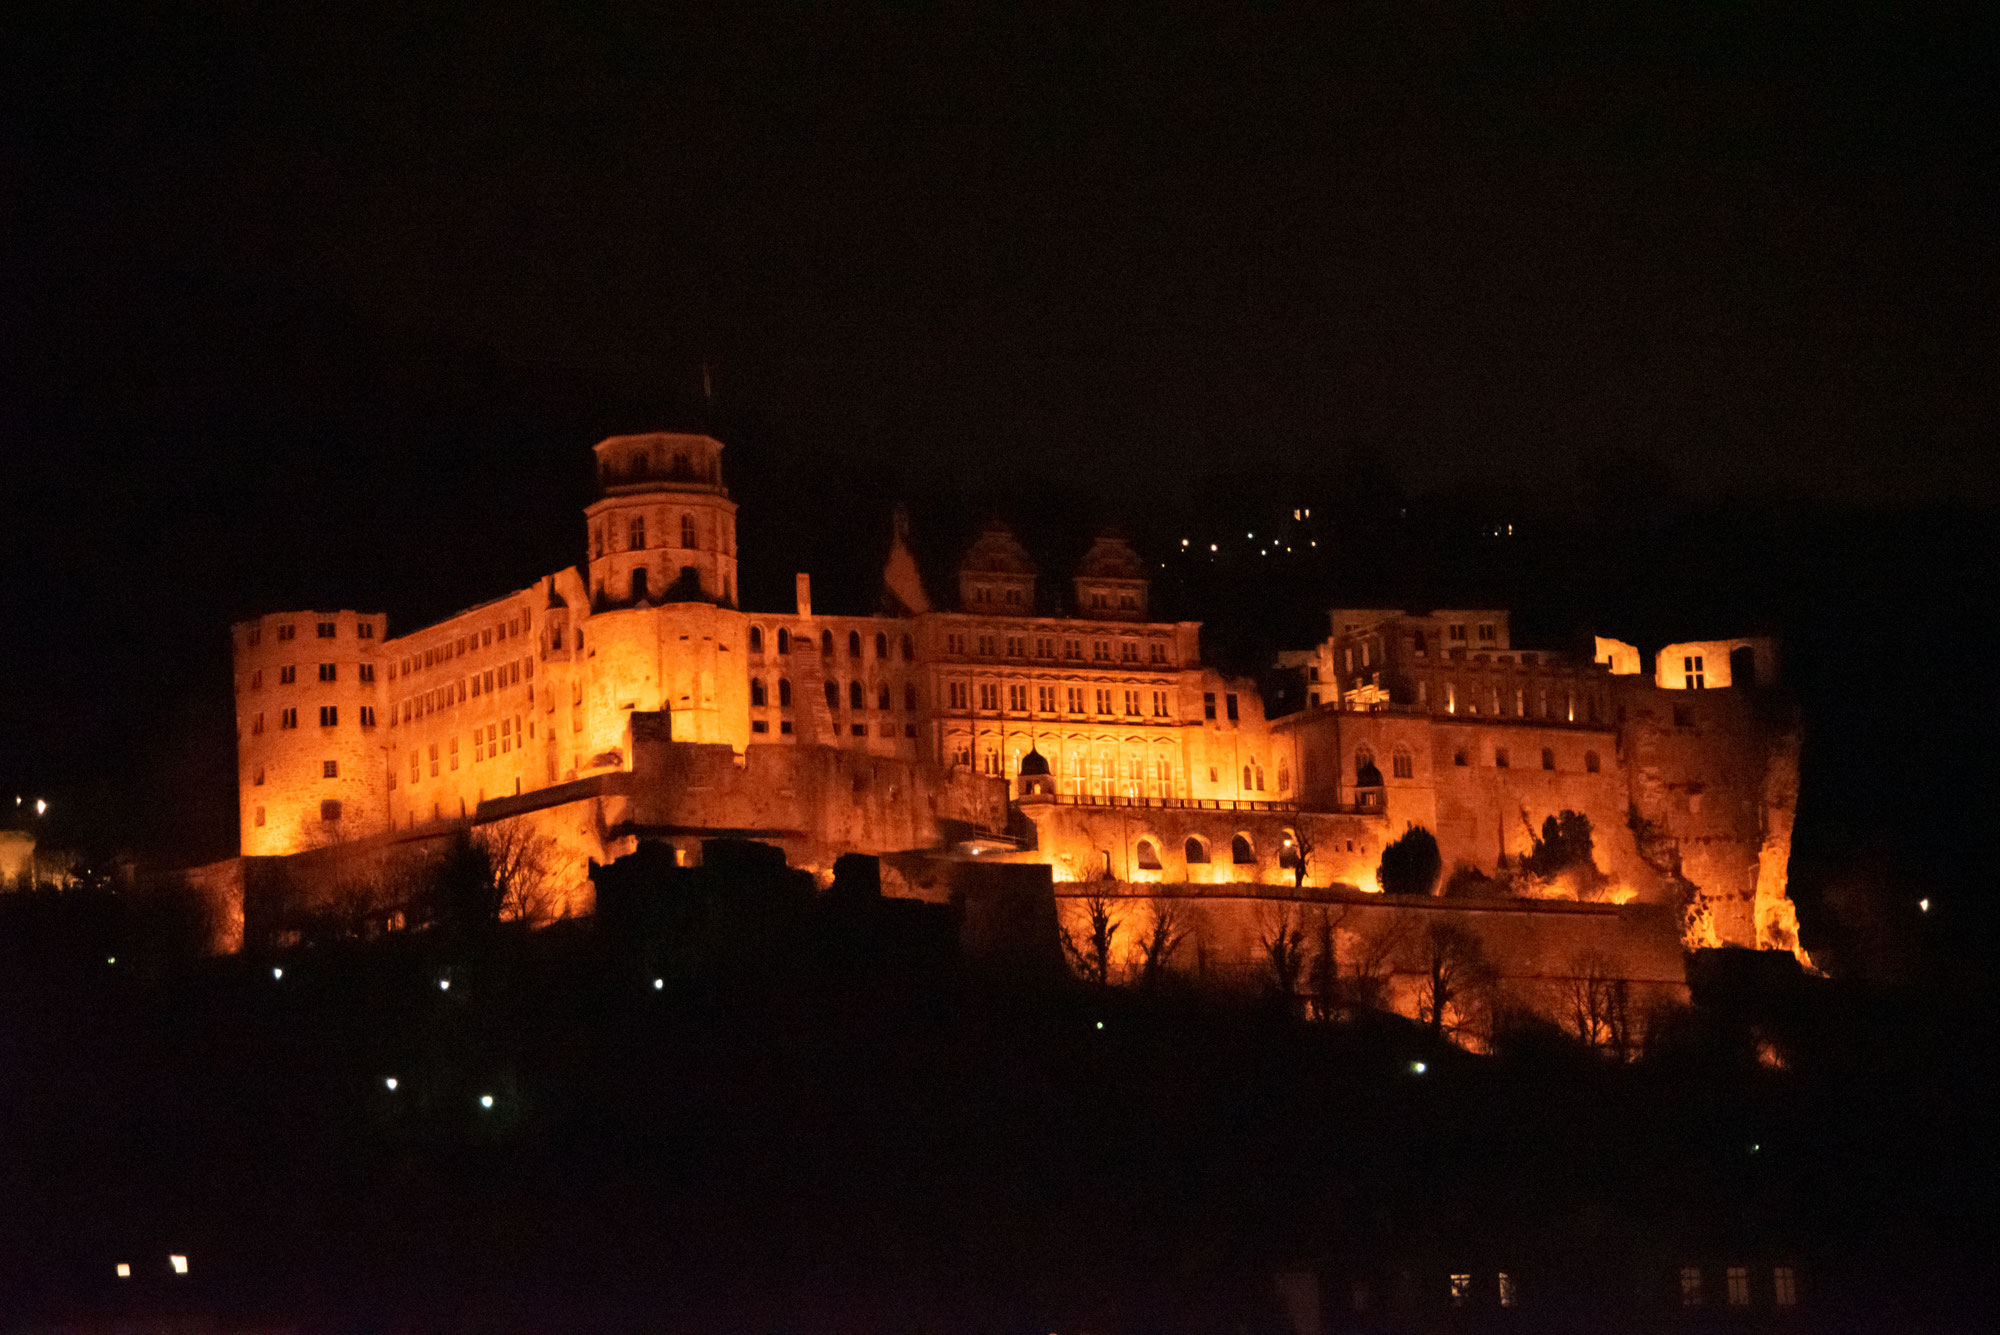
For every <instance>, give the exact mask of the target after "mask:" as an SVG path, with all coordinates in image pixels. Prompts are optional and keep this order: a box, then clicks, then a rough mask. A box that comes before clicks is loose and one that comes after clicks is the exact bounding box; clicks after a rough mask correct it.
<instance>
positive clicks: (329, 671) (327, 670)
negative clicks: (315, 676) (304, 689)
mask: <svg viewBox="0 0 2000 1335" xmlns="http://www.w3.org/2000/svg"><path fill="white" fill-rule="evenodd" d="M338 678H339V672H338V670H337V669H336V668H335V666H334V665H333V664H332V663H321V664H320V665H319V679H320V680H321V681H335V680H338Z"/></svg>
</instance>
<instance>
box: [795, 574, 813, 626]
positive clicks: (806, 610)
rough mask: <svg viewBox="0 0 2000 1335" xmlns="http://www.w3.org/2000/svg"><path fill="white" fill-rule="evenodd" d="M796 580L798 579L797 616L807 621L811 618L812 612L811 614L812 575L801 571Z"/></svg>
mask: <svg viewBox="0 0 2000 1335" xmlns="http://www.w3.org/2000/svg"><path fill="white" fill-rule="evenodd" d="M798 581H799V616H800V617H801V618H803V619H805V620H807V621H810V620H812V614H813V577H812V576H811V575H807V574H803V573H801V574H800V575H799V576H798Z"/></svg>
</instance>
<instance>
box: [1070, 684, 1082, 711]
mask: <svg viewBox="0 0 2000 1335" xmlns="http://www.w3.org/2000/svg"><path fill="white" fill-rule="evenodd" d="M1069 712H1070V713H1072V714H1081V713H1082V712H1083V687H1081V686H1072V687H1070V688H1069Z"/></svg>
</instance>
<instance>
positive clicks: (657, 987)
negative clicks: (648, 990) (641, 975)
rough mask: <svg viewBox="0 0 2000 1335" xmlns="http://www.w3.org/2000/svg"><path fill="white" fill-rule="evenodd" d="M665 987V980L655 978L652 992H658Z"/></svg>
mask: <svg viewBox="0 0 2000 1335" xmlns="http://www.w3.org/2000/svg"><path fill="white" fill-rule="evenodd" d="M666 985H667V980H666V979H664V978H655V979H654V980H653V990H654V991H655V992H658V991H660V990H661V989H662V988H664V987H666Z"/></svg>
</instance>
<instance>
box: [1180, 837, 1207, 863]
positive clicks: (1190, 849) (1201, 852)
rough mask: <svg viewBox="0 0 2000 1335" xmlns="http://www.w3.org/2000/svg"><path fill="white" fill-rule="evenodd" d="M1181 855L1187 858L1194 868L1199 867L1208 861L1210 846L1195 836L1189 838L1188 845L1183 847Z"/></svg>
mask: <svg viewBox="0 0 2000 1335" xmlns="http://www.w3.org/2000/svg"><path fill="white" fill-rule="evenodd" d="M1181 853H1182V855H1183V856H1184V857H1186V858H1187V860H1188V862H1189V864H1190V865H1193V866H1199V865H1201V864H1202V863H1205V862H1207V861H1208V845H1207V844H1204V843H1203V842H1202V841H1201V840H1199V839H1197V838H1195V837H1194V836H1193V835H1189V836H1188V837H1187V843H1186V844H1184V845H1183V846H1182V848H1181Z"/></svg>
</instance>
